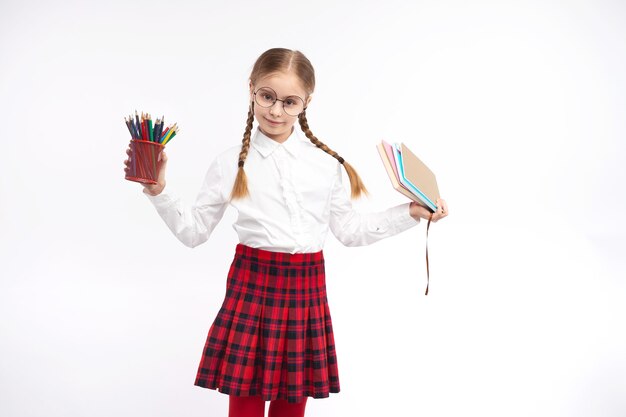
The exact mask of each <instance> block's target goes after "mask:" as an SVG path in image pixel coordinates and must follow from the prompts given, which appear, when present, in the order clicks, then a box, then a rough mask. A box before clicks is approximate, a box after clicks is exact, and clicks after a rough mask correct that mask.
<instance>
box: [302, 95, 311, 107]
mask: <svg viewBox="0 0 626 417" xmlns="http://www.w3.org/2000/svg"><path fill="white" fill-rule="evenodd" d="M311 100H313V94H311V95H309V96H308V97H307V98H306V101H305V102H304V107H309V103H310V102H311Z"/></svg>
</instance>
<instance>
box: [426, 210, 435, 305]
mask: <svg viewBox="0 0 626 417" xmlns="http://www.w3.org/2000/svg"><path fill="white" fill-rule="evenodd" d="M433 214H435V213H430V217H429V218H428V225H426V294H424V295H428V286H429V285H430V270H429V267H428V229H430V221H431V220H432V219H433Z"/></svg>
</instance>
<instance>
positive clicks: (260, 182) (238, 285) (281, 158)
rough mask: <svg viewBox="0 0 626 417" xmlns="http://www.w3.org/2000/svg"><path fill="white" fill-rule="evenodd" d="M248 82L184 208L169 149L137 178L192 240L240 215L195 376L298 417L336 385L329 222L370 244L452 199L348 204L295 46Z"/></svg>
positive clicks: (235, 413) (274, 52)
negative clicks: (362, 209) (327, 265)
mask: <svg viewBox="0 0 626 417" xmlns="http://www.w3.org/2000/svg"><path fill="white" fill-rule="evenodd" d="M249 87H250V100H249V103H250V107H249V110H248V119H247V122H246V129H245V133H244V135H243V140H242V144H241V145H240V146H236V147H232V148H230V149H228V150H226V151H225V152H223V153H222V154H220V155H218V156H217V158H216V159H215V160H214V161H213V163H212V164H211V165H210V167H209V169H208V171H207V173H206V176H205V178H204V182H203V184H202V187H201V189H200V192H199V194H198V196H197V199H196V202H195V204H194V205H193V206H192V207H191V208H189V207H187V206H185V205H183V203H182V202H181V200H180V199H179V198H176V197H174V196H173V194H172V193H170V192H169V190H165V184H166V182H165V169H166V165H167V156H166V155H165V153H163V160H162V165H161V167H160V172H159V177H158V183H157V184H154V185H145V184H144V185H143V186H144V190H143V192H144V193H145V194H146V196H147V198H148V199H149V200H150V201H151V202H152V203H153V204H154V206H155V208H156V210H157V212H158V213H159V215H160V216H161V217H162V218H163V220H164V221H165V223H166V224H167V226H168V227H169V228H170V230H171V231H172V232H173V233H174V235H176V237H177V238H178V239H180V241H181V242H183V243H184V244H185V245H187V246H189V247H195V246H197V245H200V244H201V243H203V242H205V241H206V240H207V239H208V238H209V235H210V234H211V232H212V231H213V229H214V228H215V226H216V225H217V223H218V222H219V221H220V219H221V218H222V215H223V214H224V211H225V210H226V207H227V206H229V205H230V206H233V207H234V208H235V209H236V210H237V211H238V213H239V215H238V218H237V221H236V222H235V224H234V225H233V227H234V229H235V230H236V231H237V234H238V236H239V242H240V243H239V244H238V245H237V246H236V248H235V255H234V259H233V261H232V264H231V266H230V270H229V273H228V277H227V285H226V287H227V288H226V295H225V298H224V302H223V304H222V307H221V309H220V310H219V313H218V314H217V317H216V318H215V321H214V322H213V324H212V326H211V328H210V330H209V332H208V337H207V340H206V344H205V346H204V351H203V355H202V358H201V360H200V364H199V367H198V372H197V375H196V380H195V385H197V386H200V387H205V388H210V389H216V390H219V391H220V392H222V393H225V394H228V395H229V417H263V415H264V411H265V408H264V407H265V401H271V403H270V408H269V416H270V417H287V416H290V417H295V416H300V417H302V416H304V409H305V406H306V400H307V398H308V397H313V398H325V397H328V396H329V393H331V392H332V393H337V392H339V376H338V372H337V357H336V353H335V345H334V339H333V328H332V322H331V317H330V312H329V308H328V302H327V298H326V287H325V276H324V257H323V254H322V247H323V245H324V241H325V239H326V235H327V233H328V230H329V229H330V231H331V232H332V233H333V234H334V235H335V237H337V239H339V241H341V242H342V243H343V244H344V245H346V246H359V245H369V244H371V243H374V242H376V241H378V240H380V239H383V238H386V237H390V236H393V235H395V234H397V233H400V232H402V231H404V230H407V229H409V228H411V227H413V226H415V225H417V224H418V223H419V221H420V219H421V218H426V219H427V218H431V220H432V221H433V222H436V221H437V220H439V219H441V218H443V217H445V216H447V205H446V203H445V201H444V200H439V201H438V202H437V203H438V204H437V205H438V207H439V210H438V211H437V212H435V213H434V214H431V213H430V212H428V211H427V210H426V209H425V208H423V207H421V206H419V205H417V204H415V203H405V204H402V205H399V206H396V207H392V208H389V209H387V210H385V211H383V212H380V213H369V214H363V213H357V212H356V211H355V210H353V208H352V205H351V202H350V199H349V198H348V196H347V193H346V190H345V188H344V186H343V184H342V171H341V167H342V166H343V168H344V169H345V170H346V172H347V174H348V177H349V179H350V187H351V191H352V193H351V194H352V197H353V198H356V197H358V196H360V195H361V194H363V193H366V192H367V191H366V189H365V187H364V185H363V183H362V182H361V180H360V178H359V176H358V174H357V173H356V171H355V170H354V168H352V167H351V166H350V165H349V164H348V163H347V162H346V161H345V160H344V159H343V158H342V157H341V156H339V154H338V153H337V152H335V151H333V150H331V149H330V148H329V147H328V146H326V145H325V144H324V143H322V142H321V141H320V140H319V139H317V138H316V137H315V135H314V134H313V133H312V132H311V129H310V128H309V123H308V121H307V118H306V109H307V107H308V106H309V104H310V102H311V95H312V94H313V90H314V88H315V75H314V71H313V67H312V66H311V63H310V62H309V60H308V59H307V58H306V57H305V56H304V55H303V54H302V53H301V52H299V51H292V50H288V49H282V48H275V49H270V50H268V51H266V52H264V53H263V54H262V55H261V56H260V57H259V58H258V59H257V61H256V63H255V64H254V67H253V69H252V73H251V74H250V84H249ZM254 120H256V122H257V127H256V128H255V129H253V122H254ZM296 120H297V121H298V122H299V125H300V129H301V131H300V130H299V129H296V128H294V124H295V122H296ZM303 134H304V136H305V137H303ZM127 153H128V154H129V156H132V155H131V154H130V150H127ZM125 164H126V168H125V169H126V170H128V160H126V161H125Z"/></svg>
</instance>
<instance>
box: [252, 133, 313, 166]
mask: <svg viewBox="0 0 626 417" xmlns="http://www.w3.org/2000/svg"><path fill="white" fill-rule="evenodd" d="M301 141H302V138H301V137H300V134H299V133H298V129H296V127H295V126H294V128H293V132H291V135H289V137H288V138H287V140H286V141H284V142H283V143H278V142H276V141H275V140H273V139H270V138H268V137H267V136H266V135H265V134H264V133H263V132H261V129H259V128H258V127H257V128H256V131H255V132H254V134H253V135H252V139H251V140H250V143H251V145H252V146H253V147H254V148H255V149H256V150H257V151H259V153H260V154H261V155H262V156H263V158H267V157H268V156H269V155H271V154H272V152H274V151H275V150H276V149H278V147H280V146H282V147H283V148H285V150H286V151H287V152H289V153H290V154H291V155H292V156H294V157H297V156H298V153H299V150H300V144H301Z"/></svg>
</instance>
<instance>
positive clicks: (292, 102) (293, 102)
mask: <svg viewBox="0 0 626 417" xmlns="http://www.w3.org/2000/svg"><path fill="white" fill-rule="evenodd" d="M296 104H298V102H297V101H296V100H294V99H293V98H287V99H285V106H290V107H293V106H295V105H296Z"/></svg>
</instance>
